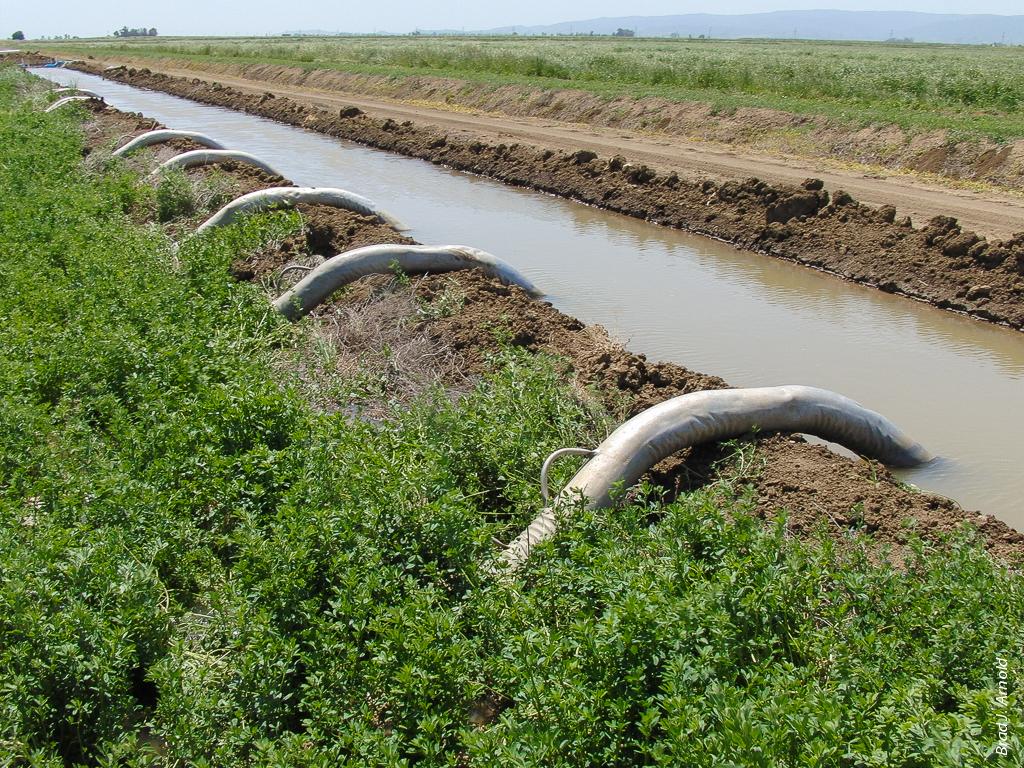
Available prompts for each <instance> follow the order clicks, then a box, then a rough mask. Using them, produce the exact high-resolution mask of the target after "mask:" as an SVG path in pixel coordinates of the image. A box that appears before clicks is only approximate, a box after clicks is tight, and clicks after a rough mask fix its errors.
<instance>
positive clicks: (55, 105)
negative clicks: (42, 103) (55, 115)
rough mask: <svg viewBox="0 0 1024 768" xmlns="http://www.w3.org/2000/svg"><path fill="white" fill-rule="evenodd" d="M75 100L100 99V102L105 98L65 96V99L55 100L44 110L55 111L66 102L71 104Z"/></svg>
mask: <svg viewBox="0 0 1024 768" xmlns="http://www.w3.org/2000/svg"><path fill="white" fill-rule="evenodd" d="M73 101H100V102H102V101H103V99H102V98H97V97H95V96H65V97H64V98H63V99H60V100H59V101H55V102H53V104H51V105H50V106H48V107H47V108H46V109H44V110H43V111H44V112H53V111H54V110H55V109H60V108H61V107H63V106H64V105H65V104H70V103H71V102H73Z"/></svg>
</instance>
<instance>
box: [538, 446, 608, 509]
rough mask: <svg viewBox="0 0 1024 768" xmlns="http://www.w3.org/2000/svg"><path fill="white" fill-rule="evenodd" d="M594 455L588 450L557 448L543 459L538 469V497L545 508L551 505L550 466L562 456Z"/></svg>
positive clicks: (593, 452)
mask: <svg viewBox="0 0 1024 768" xmlns="http://www.w3.org/2000/svg"><path fill="white" fill-rule="evenodd" d="M595 453H596V451H593V450H591V449H590V448H559V449H558V450H557V451H554V452H553V453H552V454H551V455H550V456H548V457H547V458H546V459H544V466H542V467H541V468H540V497H541V499H542V500H543V501H544V506H545V507H547V506H549V505H550V503H551V497H550V494H549V493H548V470H550V469H551V465H552V464H554V463H555V462H556V461H557V460H558V459H560V458H562V457H563V456H587V457H590V456H593V455H594V454H595Z"/></svg>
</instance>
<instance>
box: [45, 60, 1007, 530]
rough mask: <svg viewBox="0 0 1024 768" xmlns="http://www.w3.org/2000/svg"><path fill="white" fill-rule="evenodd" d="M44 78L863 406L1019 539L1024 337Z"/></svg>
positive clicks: (484, 186) (701, 241) (82, 80)
mask: <svg viewBox="0 0 1024 768" xmlns="http://www.w3.org/2000/svg"><path fill="white" fill-rule="evenodd" d="M34 71H35V72H36V73H37V74H39V75H41V76H43V77H45V78H47V79H49V80H52V81H54V82H57V83H60V84H61V85H72V84H74V85H79V86H81V87H83V88H88V89H90V90H93V91H96V92H97V93H99V94H101V95H103V96H104V97H105V99H106V100H107V102H108V103H109V104H111V105H112V106H114V107H117V108H118V109H122V110H126V111H134V112H141V113H143V114H145V115H146V116H147V117H152V118H155V119H157V120H159V121H161V122H162V123H164V124H165V125H167V126H168V127H170V128H179V129H192V130H197V131H202V132H203V133H206V134H208V135H210V136H212V137H213V138H215V139H217V140H218V141H220V142H222V143H223V144H224V145H225V146H227V147H230V148H232V149H242V150H245V151H248V152H251V153H253V154H255V155H256V156H257V157H259V158H261V159H262V160H265V161H266V162H268V163H270V164H271V165H272V166H274V167H275V168H277V169H278V170H280V171H281V172H282V173H283V174H285V175H286V176H288V177H289V178H291V179H292V181H294V182H295V183H296V184H300V185H304V186H334V187H342V188H345V189H348V190H351V191H353V192H357V193H359V194H361V195H364V196H366V197H369V198H370V199H372V200H374V201H375V202H377V203H378V204H379V205H381V206H383V207H385V208H386V209H387V210H389V211H391V212H392V213H394V214H395V215H397V216H398V217H399V218H400V219H401V220H402V221H404V222H405V223H406V224H407V225H408V226H409V227H410V232H409V234H410V235H411V236H412V237H415V238H416V239H417V240H419V241H420V242H422V243H427V244H442V243H457V244H461V245H471V246H474V247H477V248H482V249H484V250H487V251H490V252H491V253H494V254H495V255H497V256H500V257H501V258H503V259H505V260H506V261H508V262H510V263H511V264H513V265H514V266H515V267H516V268H518V269H519V270H520V271H522V272H523V273H524V274H525V275H526V276H527V277H529V278H530V279H531V280H533V282H534V283H535V284H536V285H537V286H538V287H540V288H541V289H542V290H544V291H545V292H546V293H547V294H548V296H547V298H548V299H549V300H550V301H551V302H552V303H553V304H554V305H555V306H556V307H558V308H559V309H560V310H562V311H563V312H566V313H568V314H570V315H573V316H575V317H578V318H579V319H580V320H582V321H583V322H585V323H588V324H591V323H599V324H601V325H603V326H605V327H606V328H607V329H608V330H609V331H610V332H611V333H612V335H613V336H615V337H616V338H618V339H620V340H622V341H624V342H625V343H626V345H627V346H628V347H629V348H630V349H632V350H634V351H637V352H643V353H645V354H646V355H648V357H650V358H651V359H654V360H671V361H674V362H677V363H680V364H682V365H685V366H687V367H689V368H692V369H695V370H699V371H705V372H707V373H714V374H717V375H719V376H722V377H724V378H725V379H726V380H728V381H729V382H731V383H732V384H734V385H736V386H768V385H774V384H807V385H813V386H819V387H825V388H828V389H833V390H835V391H837V392H841V393H842V394H845V395H847V396H849V397H852V398H853V399H855V400H857V401H859V402H860V403H862V404H863V405H865V406H867V407H869V408H871V409H873V410H876V411H879V412H881V413H883V414H885V415H886V416H888V417H889V418H891V419H892V420H893V421H895V422H896V423H897V424H899V425H900V426H901V427H902V428H904V429H905V430H907V431H908V432H909V433H910V434H911V435H912V436H913V437H915V438H916V439H917V440H919V441H920V442H921V443H923V444H924V445H925V446H926V447H927V448H929V449H930V450H931V451H932V452H933V453H935V454H937V455H938V457H939V458H938V459H936V460H935V461H933V462H931V463H930V464H928V465H927V466H925V467H922V468H918V469H914V470H908V471H902V472H901V473H900V477H901V479H903V480H904V481H906V482H909V483H913V484H915V485H918V486H920V487H921V488H924V489H926V490H929V491H933V492H936V493H940V494H943V495H946V496H949V497H951V498H954V499H956V500H957V501H958V502H960V504H961V505H963V506H964V507H965V508H967V509H977V510H981V511H983V512H986V513H989V514H993V515H995V516H997V517H999V518H1001V519H1003V520H1004V521H1006V522H1007V523H1009V524H1010V525H1012V526H1014V527H1015V528H1017V529H1018V530H1024V501H1022V499H1024V470H1022V468H1024V333H1020V332H1018V331H1012V330H1008V329H1004V328H1001V327H996V326H992V325H988V324H985V323H982V322H979V321H976V320H969V319H967V318H964V317H959V316H957V315H954V314H951V313H949V312H945V311H942V310H939V309H935V308H933V307H930V306H927V305H924V304H919V303H917V302H914V301H911V300H908V299H904V298H899V297H894V296H890V295H888V294H885V293H882V292H880V291H876V290H873V289H870V288H865V287H862V286H858V285H854V284H850V283H846V282H844V281H842V280H839V279H837V278H834V277H829V276H827V275H823V274H819V273H817V272H814V271H812V270H810V269H807V268H804V267H798V266H795V265H792V264H789V263H786V262H782V261H779V260H776V259H772V258H769V257H765V256H760V255H757V254H752V253H746V252H743V251H739V250H737V249H735V248H732V247H730V246H727V245H724V244H721V243H717V242H715V241H712V240H708V239H705V238H701V237H698V236H693V235H688V234H685V233H682V232H679V231H676V230H672V229H667V228H664V227H660V226H657V225H654V224H648V223H646V222H643V221H639V220H636V219H631V218H628V217H626V216H621V215H618V214H613V213H606V212H604V211H600V210H597V209H594V208H590V207H587V206H584V205H580V204H577V203H573V202H569V201H566V200H562V199H560V198H555V197H551V196H548V195H543V194H540V193H536V192H531V191H526V190H522V189H516V188H512V187H508V186H505V185H503V184H501V183H499V182H496V181H491V180H489V179H485V178H480V177H476V176H472V175H469V174H465V173H461V172H457V171H452V170H448V169H445V168H442V167H438V166H435V165H432V164H430V163H428V162H426V161H422V160H416V159H410V158H406V157H401V156H398V155H393V154H389V153H387V152H383V151H379V150H374V149H368V148H366V147H362V146H360V145H357V144H351V143H346V142H343V141H339V140H337V139H333V138H330V137H326V136H323V135H320V134H317V133H313V132H310V131H304V130H302V129H299V128H293V127H291V126H286V125H281V124H278V123H275V122H272V121H270V120H266V119H263V118H259V117H254V116H251V115H246V114H243V113H240V112H234V111H231V110H227V109H222V108H219V107H211V106H206V105H203V104H198V103H195V102H192V101H188V100H185V99H180V98H177V97H174V96H168V95H166V94H162V93H157V92H153V91H145V90H141V89H138V88H132V87H129V86H125V85H121V84H119V83H113V82H109V81H106V80H103V79H102V78H99V77H93V76H90V75H84V74H81V73H78V72H73V71H67V70H59V69H46V70H34Z"/></svg>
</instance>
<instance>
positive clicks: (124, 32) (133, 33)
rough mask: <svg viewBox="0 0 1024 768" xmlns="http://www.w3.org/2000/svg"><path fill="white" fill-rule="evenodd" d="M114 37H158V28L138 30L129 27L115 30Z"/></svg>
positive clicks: (141, 28)
mask: <svg viewBox="0 0 1024 768" xmlns="http://www.w3.org/2000/svg"><path fill="white" fill-rule="evenodd" d="M114 37H156V27H150V28H149V29H146V28H145V27H139V28H138V29H129V28H128V27H121V28H120V29H115V30H114Z"/></svg>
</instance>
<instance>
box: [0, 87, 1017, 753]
mask: <svg viewBox="0 0 1024 768" xmlns="http://www.w3.org/2000/svg"><path fill="white" fill-rule="evenodd" d="M44 103H45V102H44V101H43V99H42V97H41V96H39V95H32V93H31V92H30V88H29V79H28V76H26V75H24V74H23V73H21V72H19V71H16V70H13V69H11V68H8V69H0V285H2V287H3V289H2V290H0V386H2V389H3V392H4V397H3V398H2V399H0V427H2V428H0V765H3V766H35V767H40V768H42V767H45V768H58V767H61V768H62V767H64V766H77V765H85V766H176V765H196V766H240V765H254V766H255V765H266V766H324V768H326V767H327V766H346V765H350V766H410V765H413V764H415V765H418V766H450V767H452V768H455V767H456V766H466V765H480V766H491V765H512V766H589V765H600V766H623V767H625V766H636V765H651V766H656V765H657V766H678V765H686V766H712V765H715V766H720V765H743V766H748V765H749V766H765V768H767V767H768V766H772V767H774V766H811V765H851V766H879V768H881V767H882V766H906V767H907V768H909V767H910V766H925V765H937V766H982V765H984V766H990V765H995V766H1001V765H1005V766H1010V765H1018V764H1019V763H1018V762H1017V756H1018V755H1019V754H1020V753H1021V750H1022V749H1024V714H1022V712H1024V709H1022V708H1021V706H1020V703H1021V695H1022V693H1021V692H1022V681H1024V653H1022V650H1024V581H1022V579H1021V576H1020V574H1019V572H1014V571H1011V570H1010V569H1008V568H1007V567H1006V566H1004V565H1000V564H997V563H995V562H993V561H992V560H991V559H990V558H989V557H988V556H987V555H986V554H985V552H984V551H983V549H982V548H981V546H980V544H979V543H978V542H976V541H974V540H973V539H972V538H971V535H970V534H969V533H967V532H965V533H964V534H963V535H960V536H957V537H955V539H954V540H953V541H952V542H951V543H950V546H949V547H948V548H938V547H934V546H926V545H924V544H918V545H917V546H916V547H914V548H912V551H911V552H910V553H909V554H908V559H907V562H906V563H905V567H903V568H899V569H898V568H896V567H893V566H890V565H877V564H875V563H873V562H872V561H871V560H870V558H869V557H868V556H867V554H866V552H867V550H862V549H861V548H860V546H859V545H858V544H857V543H856V542H855V541H854V540H852V539H851V540H850V541H849V542H848V543H847V544H846V545H845V546H842V547H840V546H838V545H836V544H835V543H830V541H831V540H830V539H829V538H828V537H827V536H824V535H822V537H821V540H820V541H818V540H811V541H801V540H798V539H795V538H793V537H791V536H790V535H789V534H788V532H787V530H786V527H785V524H784V523H783V522H780V523H779V524H778V525H776V526H768V527H766V526H765V525H764V524H763V523H762V522H761V521H760V520H759V519H756V518H754V517H752V516H750V515H748V514H747V509H748V503H749V502H748V499H747V498H746V496H747V494H748V492H747V491H746V490H745V486H744V484H743V482H742V480H740V479H734V478H730V477H729V476H728V473H726V476H725V478H724V479H723V480H721V481H720V482H718V483H715V484H713V485H711V486H709V487H707V488H705V489H702V490H700V491H696V492H692V493H689V494H684V495H683V496H682V497H681V498H680V499H679V500H678V501H676V502H673V503H671V504H667V503H663V502H661V501H660V500H659V498H658V496H657V494H655V493H653V492H652V490H651V489H646V490H643V491H642V492H641V493H640V494H639V496H638V498H637V500H636V501H635V503H632V504H630V505H628V506H625V507H623V508H621V509H617V510H615V511H613V512H608V511H604V512H596V513H590V514H580V515H577V516H576V517H575V518H574V519H573V520H572V521H571V522H570V523H568V524H567V526H566V531H565V533H564V534H560V535H559V536H558V537H557V538H556V539H555V540H554V541H553V542H550V543H548V544H546V545H544V546H542V547H540V548H539V551H537V552H536V554H535V556H534V558H533V560H532V561H531V563H530V565H529V567H528V568H527V569H526V570H525V571H524V572H522V573H520V574H518V575H517V576H516V577H515V578H508V579H505V580H495V579H494V578H493V576H492V575H491V574H490V573H489V572H488V570H487V565H488V564H489V563H490V562H491V558H492V557H493V554H494V551H495V548H494V545H493V543H492V539H493V537H501V538H504V539H506V540H507V539H508V538H510V537H511V535H512V534H513V533H514V532H516V531H517V530H519V529H520V528H521V526H523V524H524V523H525V522H526V521H527V520H529V518H530V517H531V516H532V515H533V514H534V513H535V511H536V510H537V509H538V508H539V507H540V505H541V499H540V496H539V492H538V488H537V481H536V478H537V473H538V470H539V467H540V463H541V461H542V460H543V458H544V457H545V456H546V455H547V454H548V452H549V451H551V450H552V449H554V448H557V447H560V446H564V445H578V444H583V445H590V444H593V443H594V442H595V440H596V438H597V437H598V435H599V434H600V433H601V431H602V429H603V428H604V424H603V420H602V417H601V414H600V413H598V412H597V411H596V410H595V408H594V407H593V406H592V405H591V404H588V402H586V401H584V400H582V399H581V395H580V394H579V392H578V390H576V389H573V388H571V387H569V386H567V384H566V383H565V382H564V380H563V379H562V378H561V377H560V375H559V373H558V368H557V366H556V365H554V364H553V363H552V362H551V361H549V360H545V359H544V358H538V357H533V356H530V355H528V354H526V353H524V352H521V351H519V352H517V351H514V350H511V349H508V350H505V351H504V352H502V353H500V354H499V355H497V356H496V357H495V358H494V360H493V364H492V366H491V372H490V373H489V374H488V375H486V376H485V377H483V378H482V379H481V380H480V381H479V382H478V383H477V385H476V386H474V387H472V388H471V390H470V391H468V393H466V394H465V395H464V396H462V397H461V398H458V399H457V400H453V399H452V398H450V397H449V396H448V393H443V392H438V391H428V392H425V393H424V394H423V395H422V396H421V397H420V398H419V399H418V400H417V401H416V402H415V403H413V405H412V406H411V407H394V408H392V409H390V410H389V411H387V412H385V413H384V414H383V417H382V418H379V419H374V420H369V419H361V418H357V417H353V416H352V414H350V413H349V412H347V411H345V410H335V411H332V412H325V411H323V410H319V409H317V408H315V407H313V405H312V404H311V403H310V401H309V399H308V398H307V396H306V390H305V388H304V380H303V379H302V378H301V377H300V376H299V374H298V373H297V369H296V368H295V367H294V366H291V365H289V361H290V360H292V359H293V358H294V356H295V355H302V354H305V350H306V349H307V346H308V345H309V344H310V343H311V337H310V334H312V333H313V332H314V330H315V321H307V322H305V323H303V324H301V325H299V326H292V325H289V324H286V323H285V322H284V321H283V320H281V319H280V318H279V317H277V316H276V315H275V314H274V313H272V312H270V311H269V308H268V304H267V295H266V293H265V292H264V290H263V288H262V286H259V285H256V284H253V283H243V282H237V281H235V280H234V279H232V278H231V277H229V272H228V270H229V266H230V264H231V263H232V260H233V259H235V258H237V257H238V256H239V255H240V254H244V253H246V252H248V251H252V250H254V249H257V248H259V247H262V246H263V245H264V244H266V243H268V242H271V241H273V240H275V239H280V238H281V237H282V236H283V235H284V234H285V233H288V232H294V231H295V229H296V228H297V227H298V226H299V225H300V221H299V217H298V215H297V214H294V213H292V214H283V213H275V214H267V215H262V216H259V217H253V218H251V219H249V220H247V221H246V222H244V223H242V224H239V225H235V226H232V227H229V228H225V229H223V230H218V231H217V232H215V233H212V234H211V235H210V236H206V237H199V238H195V239H192V240H189V241H187V242H185V243H184V244H183V245H182V246H181V248H180V249H173V248H172V247H171V243H170V240H169V237H168V229H167V228H168V227H174V226H175V225H176V224H177V225H178V226H179V228H180V225H181V223H182V220H181V216H183V215H185V212H188V211H191V210H192V207H191V206H190V205H184V204H182V195H183V194H186V192H185V191H183V190H182V189H180V188H177V187H175V188H174V189H170V190H167V189H163V188H162V187H161V188H160V189H157V190H154V189H153V188H152V187H151V186H150V185H148V184H147V183H145V182H144V181H143V179H142V178H141V177H140V175H139V172H137V171H133V170H132V166H130V165H127V164H125V163H123V162H121V161H119V160H117V159H110V158H109V157H108V158H107V159H105V160H104V158H103V155H102V153H99V154H98V155H97V154H95V153H94V155H92V156H90V157H89V158H88V160H87V161H85V162H83V136H82V130H81V125H82V122H83V121H84V120H85V118H86V112H85V111H84V110H81V109H70V110H65V111H63V112H57V113H51V114H43V113H42V111H41V108H42V106H43V104H44ZM174 183H176V184H179V183H180V179H179V180H178V182H174ZM193 213H194V212H193ZM500 330H501V329H500V328H496V332H498V331H500ZM358 382H359V378H358V377H355V378H354V380H353V381H348V382H346V381H341V382H338V384H339V388H340V391H342V392H344V391H348V390H349V389H350V388H352V387H357V386H360V385H359V383H358ZM376 386H378V387H379V384H378V385H376ZM384 394H385V395H386V394H387V393H386V392H385V393H384ZM737 450H738V451H740V452H741V454H742V456H743V458H744V463H748V464H749V463H751V462H752V457H751V455H750V447H749V445H748V446H746V447H742V448H738V449H737ZM567 471H569V469H568V468H565V467H562V468H560V469H559V473H558V474H559V476H558V477H557V478H555V480H556V482H564V479H565V473H566V472H567ZM1001 671H1002V672H1005V674H1006V679H1007V681H1008V682H1007V684H1006V689H1005V690H1004V691H1001V690H1000V688H999V679H1000V672H1001ZM1001 693H1002V694H1004V695H1005V700H1000V699H999V698H998V697H999V696H1000V694H1001ZM1002 723H1005V725H1006V729H1007V730H1006V734H1007V739H1008V740H1007V742H1006V747H1005V749H1006V750H1007V755H1008V756H1006V757H1003V756H1001V753H997V752H996V750H997V748H998V745H999V738H1000V733H1001V731H1000V727H1001V724H1002Z"/></svg>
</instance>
